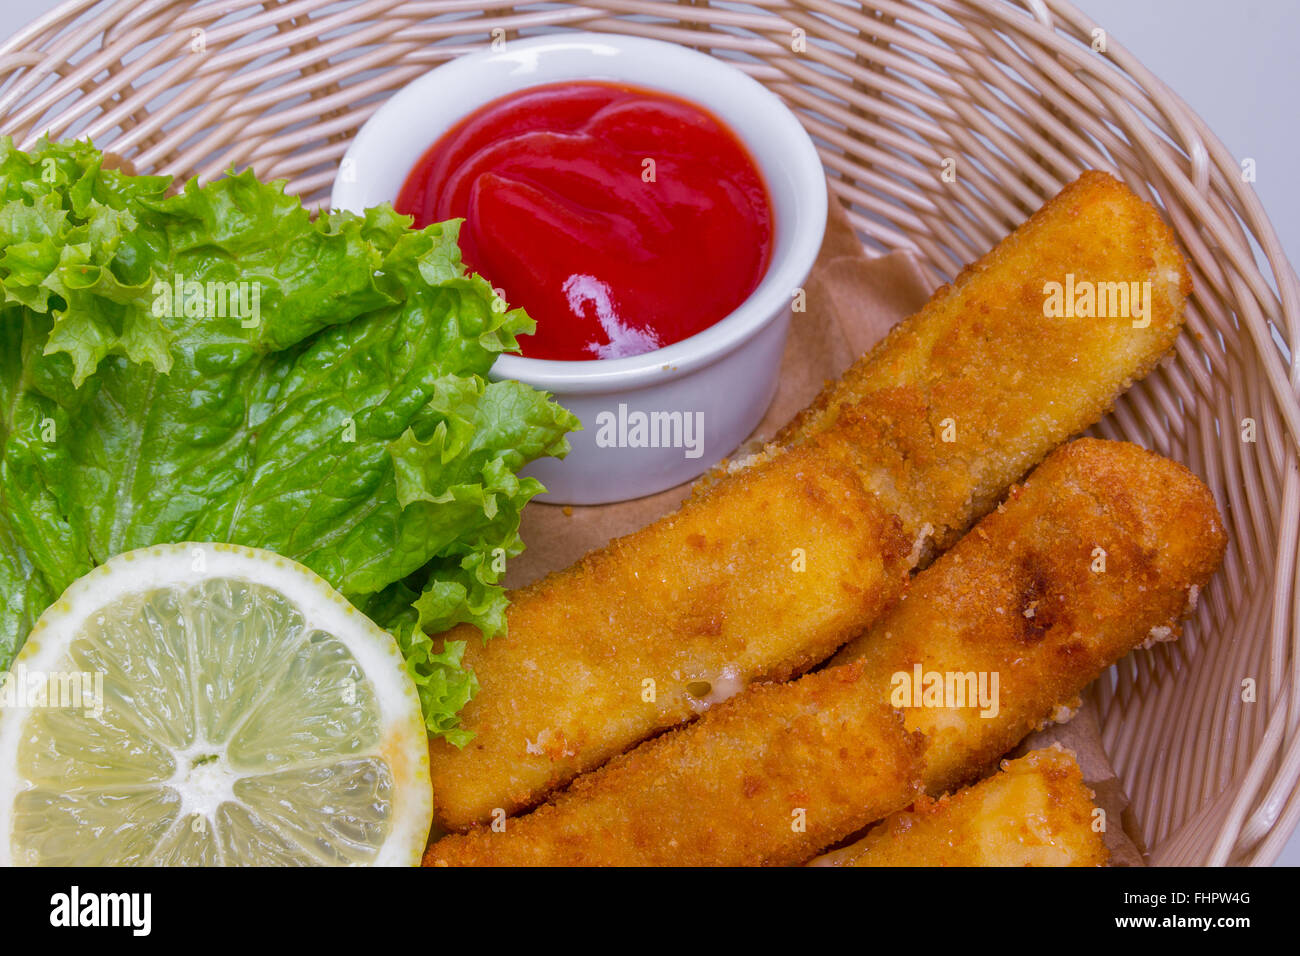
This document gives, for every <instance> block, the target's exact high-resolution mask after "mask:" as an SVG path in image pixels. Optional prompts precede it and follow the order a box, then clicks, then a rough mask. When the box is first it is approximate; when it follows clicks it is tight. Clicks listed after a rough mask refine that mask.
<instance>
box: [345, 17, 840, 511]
mask: <svg viewBox="0 0 1300 956" xmlns="http://www.w3.org/2000/svg"><path fill="white" fill-rule="evenodd" d="M564 80H606V81H613V82H623V83H627V84H629V85H631V86H639V87H642V88H646V89H654V90H661V91H664V92H667V93H671V94H673V95H675V96H679V97H681V98H683V99H686V100H690V101H691V102H694V103H697V104H699V105H701V106H703V107H704V108H705V109H707V110H709V111H710V112H711V113H713V114H714V115H715V116H717V117H718V118H719V119H720V120H722V121H723V122H724V123H726V124H727V126H729V127H730V128H731V130H732V131H733V132H734V133H735V134H736V135H737V136H739V137H740V139H741V140H742V141H743V142H744V143H745V145H746V147H747V148H748V149H749V151H750V153H751V155H752V156H753V157H754V160H755V161H756V163H757V164H758V167H759V171H760V172H761V173H762V175H763V178H764V179H765V180H766V183H767V188H768V192H769V194H770V196H771V199H772V207H773V215H774V218H775V222H774V226H775V229H774V237H773V238H774V242H773V251H772V261H771V263H770V265H769V266H768V270H767V273H766V274H765V276H764V278H763V280H762V282H760V283H759V285H758V288H756V289H755V290H754V292H753V293H752V294H751V295H750V296H749V298H748V299H746V300H745V302H744V303H742V304H741V306H740V307H739V308H737V309H736V310H735V311H734V312H732V313H731V314H730V315H728V316H727V317H726V318H724V319H722V320H721V321H719V322H717V323H716V324H714V325H713V326H711V327H710V328H708V329H705V330H704V331H702V332H699V333H697V334H696V335H693V336H691V337H690V338H687V339H683V340H682V341H680V342H676V343H674V344H672V345H669V346H666V347H664V348H662V349H658V350H656V351H654V352H647V353H646V354H644V355H637V356H633V357H631V358H621V359H605V360H595V361H588V362H557V361H549V360H543V359H530V358H523V357H521V356H517V355H503V356H501V357H500V358H499V359H498V360H497V362H496V364H495V365H494V366H493V369H492V377H493V378H497V379H503V378H509V379H517V380H519V381H521V382H526V383H528V384H529V385H532V386H534V387H536V388H539V389H543V390H545V391H548V392H551V393H553V394H554V395H555V398H556V399H557V400H558V401H559V402H561V403H562V404H563V405H565V406H566V407H567V408H569V409H570V410H571V411H573V413H574V414H576V415H577V416H578V417H579V418H580V419H581V420H582V422H583V425H584V430H583V431H581V432H576V433H574V434H573V435H571V436H570V441H571V443H572V446H573V451H572V452H570V454H569V456H568V457H567V458H566V459H564V460H563V461H559V460H556V459H544V460H542V461H538V462H534V463H533V464H532V465H531V466H530V468H529V469H528V472H527V473H528V474H532V475H535V476H536V477H538V478H539V479H541V481H542V482H543V483H544V484H545V485H546V486H547V488H548V489H549V491H548V494H547V495H545V496H543V499H542V500H547V501H551V502H555V503H561V504H599V503H604V502H610V501H622V500H625V499H629V498H638V497H641V496H642V495H648V494H652V493H654V492H656V491H662V490H663V489H665V488H670V487H672V486H673V485H677V484H680V483H681V482H683V481H688V480H689V479H691V478H694V477H696V476H697V475H700V474H702V473H703V472H704V471H705V470H706V469H708V468H709V467H710V466H711V465H713V464H714V463H715V462H717V461H718V460H719V459H721V458H723V457H725V456H726V455H728V454H730V453H731V452H732V451H734V450H735V448H736V447H737V446H738V445H739V444H740V443H741V442H742V441H744V440H745V438H746V437H747V436H748V435H749V433H750V432H751V431H753V429H754V427H755V426H756V425H757V424H758V422H759V421H760V420H761V419H762V417H763V413H764V412H765V411H766V409H767V406H768V404H769V403H770V402H771V400H772V396H773V394H774V393H775V391H776V382H777V374H778V370H779V367H780V362H781V353H782V351H783V348H784V344H785V337H786V332H787V330H788V328H789V324H790V313H791V305H792V302H793V298H794V295H795V293H796V290H797V289H798V288H799V287H800V286H801V284H802V283H803V281H804V279H805V278H807V275H808V270H809V269H810V268H811V267H812V264H813V261H814V259H815V258H816V256H817V252H818V250H819V248H820V247H821V241H822V236H823V233H824V232H825V228H826V180H825V176H824V173H823V172H822V166H821V162H820V160H819V159H818V157H817V152H816V150H815V149H814V147H813V144H812V141H811V140H810V139H809V138H808V134H807V133H805V132H804V129H803V127H802V126H801V125H800V124H799V121H798V120H797V119H795V117H794V115H793V114H792V113H791V112H790V111H789V110H788V109H787V108H786V107H785V105H784V104H783V103H782V102H781V101H780V100H779V99H778V98H777V97H776V96H774V95H773V94H772V93H769V92H768V91H767V90H766V89H765V88H764V87H763V86H762V85H760V84H759V83H758V82H756V81H755V80H753V79H751V78H750V77H748V76H746V75H745V74H744V73H742V72H740V71H739V70H737V69H735V68H734V67H732V66H729V65H727V64H726V63H724V62H723V61H721V60H718V59H715V58H714V57H711V56H707V55H705V54H703V53H697V52H695V51H693V50H688V49H686V48H685V47H681V46H677V45H675V44H671V43H663V42H660V41H657V40H646V39H640V38H635V37H624V36H617V35H610V34H598V33H567V34H562V35H556V36H547V37H538V38H535V39H530V40H511V41H509V42H507V43H505V44H504V46H502V48H500V49H485V50H483V51H482V52H480V53H473V54H469V55H467V56H463V57H460V58H459V59H456V60H453V61H451V62H449V63H446V64H444V65H442V66H440V67H438V68H436V69H434V70H431V71H430V72H429V73H427V74H425V75H424V76H422V77H420V78H418V79H416V80H414V81H412V82H411V83H409V84H408V85H407V86H405V87H404V88H403V89H401V90H399V91H398V92H397V93H396V94H395V95H394V96H393V97H392V98H390V99H389V100H388V101H387V102H386V103H385V104H384V105H383V106H382V107H381V108H380V109H379V110H378V111H377V112H376V113H375V115H374V116H372V117H371V118H370V119H369V120H368V121H367V122H366V123H365V125H364V126H362V128H361V129H360V131H359V132H358V133H357V136H356V138H355V139H354V140H353V142H352V145H351V146H350V147H349V148H348V151H347V153H346V155H345V157H344V164H343V165H342V166H341V167H340V168H341V169H344V170H347V172H348V175H346V176H343V175H340V176H339V177H338V179H337V181H336V182H335V184H334V191H333V195H332V197H331V203H332V205H333V206H334V208H336V209H351V210H354V211H357V212H359V211H361V210H362V209H364V208H366V207H367V206H373V205H377V204H379V203H384V202H392V201H393V200H394V199H395V198H396V197H397V193H398V190H399V189H400V188H401V185H402V183H403V182H404V181H405V179H406V176H407V174H408V173H409V172H410V170H411V168H412V167H413V166H414V165H415V163H416V161H417V160H418V159H419V158H420V157H421V155H423V153H424V152H425V150H426V149H428V148H429V146H431V145H432V144H433V143H434V141H436V140H437V138H438V137H439V136H440V135H441V134H442V133H443V132H445V131H446V130H447V129H448V128H449V127H451V126H452V125H454V124H455V123H456V122H457V121H458V120H460V119H461V118H462V117H464V116H465V115H466V114H467V113H470V112H472V111H473V110H475V109H477V108H478V107H480V106H482V105H484V104H485V103H488V102H490V101H491V100H494V99H497V98H498V97H501V96H504V95H506V94H508V93H512V92H514V91H516V90H520V89H525V88H527V87H531V86H538V85H541V84H545V83H555V82H560V81H564ZM489 278H490V279H493V281H494V282H496V283H497V284H498V285H501V286H504V287H505V288H506V290H507V291H506V296H507V298H509V278H508V277H504V276H503V277H494V276H489ZM512 304H513V303H512ZM620 406H622V408H623V410H624V415H623V417H624V420H628V419H627V418H626V416H627V415H631V414H632V413H634V412H637V411H640V412H643V413H646V414H647V415H648V414H650V413H652V412H663V413H669V414H672V413H677V414H680V415H683V416H684V415H691V416H692V419H691V420H692V421H701V420H702V422H703V441H702V444H701V446H700V447H699V448H698V451H699V452H700V453H699V455H698V456H695V454H694V453H695V451H696V450H697V449H695V448H682V447H668V448H664V447H659V448H652V447H644V448H643V447H628V445H627V441H626V439H628V438H629V437H633V438H634V437H635V436H629V435H628V434H627V433H626V431H625V432H624V434H623V435H622V436H619V435H617V434H616V433H615V434H612V435H611V433H610V431H609V430H608V429H605V430H603V431H604V436H603V437H604V438H605V439H606V441H605V442H604V443H603V444H598V442H597V437H598V435H600V434H601V433H602V429H600V428H599V427H598V424H597V423H598V422H599V421H609V420H611V419H612V420H614V421H617V420H618V419H619V418H620ZM602 413H609V416H606V417H602ZM697 413H698V414H697ZM700 414H702V416H703V418H702V419H700V417H699V416H700ZM660 421H662V419H661V420H660ZM615 431H617V430H615ZM620 437H621V439H622V443H621V444H620ZM610 438H613V439H614V443H613V444H610V442H609V439H610Z"/></svg>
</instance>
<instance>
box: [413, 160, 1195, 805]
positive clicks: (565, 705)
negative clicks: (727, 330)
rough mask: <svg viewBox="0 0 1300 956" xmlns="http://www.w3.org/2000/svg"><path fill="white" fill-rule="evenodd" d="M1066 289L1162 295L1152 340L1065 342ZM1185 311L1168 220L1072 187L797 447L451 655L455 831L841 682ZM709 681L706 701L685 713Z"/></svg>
mask: <svg viewBox="0 0 1300 956" xmlns="http://www.w3.org/2000/svg"><path fill="white" fill-rule="evenodd" d="M1067 271H1073V272H1074V273H1075V275H1076V278H1077V279H1079V280H1084V279H1088V280H1089V281H1138V280H1146V281H1149V282H1151V289H1152V300H1153V308H1152V310H1151V311H1152V314H1151V321H1150V323H1149V325H1147V326H1146V327H1145V328H1140V329H1138V328H1133V325H1132V321H1131V320H1129V319H1127V318H1118V319H1097V318H1092V319H1046V318H1044V315H1043V302H1044V295H1043V288H1044V284H1045V282H1048V281H1063V280H1064V278H1065V273H1066V272H1067ZM1188 287H1189V284H1188V279H1187V274H1186V270H1185V268H1184V267H1183V263H1182V259H1181V257H1180V255H1179V253H1178V251H1177V249H1176V247H1175V246H1174V243H1173V240H1172V237H1171V234H1170V233H1169V230H1168V229H1167V228H1166V227H1165V226H1164V224H1163V223H1162V222H1161V221H1160V219H1159V216H1158V215H1157V214H1156V212H1155V210H1154V209H1152V208H1151V207H1150V206H1148V205H1146V204H1144V203H1142V202H1141V201H1139V200H1138V199H1137V197H1135V196H1134V195H1133V194H1132V193H1130V192H1129V191H1128V190H1127V189H1126V188H1125V187H1123V186H1122V185H1120V184H1119V183H1118V182H1116V181H1115V180H1113V179H1111V178H1110V177H1108V176H1105V175H1104V174H1101V173H1093V174H1086V175H1085V176H1083V177H1082V178H1081V179H1080V180H1079V181H1078V182H1076V183H1074V184H1072V185H1071V186H1069V187H1067V188H1066V189H1065V190H1064V191H1063V192H1062V193H1061V195H1060V196H1058V197H1057V198H1056V199H1054V200H1052V201H1051V202H1049V203H1048V204H1047V205H1046V206H1045V207H1044V208H1043V209H1042V210H1040V211H1039V212H1038V213H1037V214H1036V215H1035V216H1034V217H1033V218H1032V219H1031V220H1030V221H1029V222H1027V223H1026V224H1025V225H1023V226H1022V227H1021V228H1020V229H1018V230H1016V232H1015V233H1013V234H1012V235H1011V236H1009V237H1008V238H1007V239H1006V240H1004V241H1003V242H1002V243H1001V244H999V245H998V247H997V248H996V249H994V250H993V251H992V252H991V253H989V255H987V256H985V257H984V258H983V259H981V260H980V261H979V262H978V263H976V264H975V265H974V266H971V267H969V268H968V269H967V270H966V271H965V272H963V274H962V275H961V276H960V277H959V278H958V280H957V281H956V282H955V283H954V285H953V286H951V287H945V288H944V289H941V290H940V291H939V292H938V293H936V295H935V297H934V299H933V300H932V301H931V302H930V304H929V305H927V306H926V307H925V308H924V309H923V310H922V311H921V312H920V313H918V314H917V315H915V316H913V317H912V318H910V319H908V320H906V321H904V322H902V323H901V324H900V325H899V326H898V327H897V328H896V329H895V330H894V331H893V332H892V333H891V334H890V335H889V337H888V338H887V339H886V340H885V341H884V342H882V343H881V345H880V346H879V347H877V348H876V349H875V350H873V351H872V352H871V353H870V354H869V355H868V356H867V357H866V358H864V359H863V360H862V361H861V362H859V363H858V364H857V365H856V366H854V368H853V369H852V370H851V371H850V372H849V373H848V374H847V375H846V376H845V379H844V381H843V382H842V383H841V384H840V385H838V386H836V387H834V388H832V389H831V390H829V391H828V392H827V393H826V394H824V395H823V396H822V398H821V399H820V400H819V401H818V403H817V404H816V405H815V406H814V408H813V409H812V410H810V411H809V412H808V413H805V414H804V415H802V416H800V419H799V420H798V422H797V423H796V424H795V425H793V426H792V427H791V429H789V430H788V431H787V433H786V435H785V436H784V442H785V444H784V445H778V446H773V447H772V448H771V449H769V451H768V452H767V453H766V454H764V455H762V456H760V457H759V458H758V459H756V460H755V461H754V462H753V463H751V464H750V465H749V466H748V467H746V468H743V469H741V470H738V471H733V472H730V473H726V474H723V475H722V476H721V477H718V478H716V480H713V481H710V482H707V483H705V484H704V485H703V486H702V487H701V489H700V490H699V492H698V493H697V494H695V495H694V496H693V497H692V498H691V500H690V501H689V502H688V503H687V504H686V505H685V506H684V508H683V510H682V511H681V512H679V513H677V514H675V515H671V516H668V517H666V518H664V519H662V520H660V521H658V522H656V523H655V524H653V525H651V526H649V527H648V528H645V529H643V530H642V531H639V532H637V533H636V534H633V535H631V536H629V537H626V538H623V539H620V540H618V541H615V542H613V543H612V544H610V545H609V546H608V547H606V548H604V549H602V550H600V551H596V552H593V553H592V554H591V555H589V556H588V557H587V558H585V559H584V560H583V561H581V562H580V563H579V564H577V565H575V566H574V567H573V568H571V569H569V570H567V571H564V572H561V573H559V574H554V575H551V576H549V577H547V578H545V579H543V580H542V581H541V582H538V583H537V584H535V585H533V586H532V587H529V588H527V589H525V590H523V591H520V592H518V593H516V594H514V595H513V596H512V600H511V607H510V610H509V613H508V625H509V635H508V637H506V638H502V639H497V640H493V641H491V642H489V643H488V644H487V645H486V647H485V646H483V645H482V644H481V642H480V641H479V638H478V635H477V633H476V632H474V631H473V630H472V629H469V628H461V629H459V630H456V631H453V632H451V633H450V634H448V635H447V637H448V638H450V639H456V640H466V641H468V645H469V650H468V652H467V654H466V660H467V663H468V664H469V666H470V667H472V668H473V670H474V672H475V673H476V674H477V676H478V679H479V682H480V685H481V689H480V691H479V693H478V694H477V696H476V697H475V698H474V700H473V701H471V703H470V704H469V705H468V706H467V707H466V708H465V710H464V711H463V712H462V713H461V720H462V724H463V726H464V727H465V729H467V730H469V731H472V732H473V733H474V735H475V737H474V740H473V741H472V742H471V743H470V744H469V745H468V746H467V747H465V748H464V749H463V750H457V749H456V748H455V747H453V746H451V745H449V744H447V743H445V742H443V741H435V742H433V743H432V744H431V746H430V763H431V767H432V773H433V784H434V794H435V797H434V799H435V812H436V815H437V817H438V820H439V822H440V823H441V824H442V825H443V826H445V827H449V828H452V829H464V828H465V827H467V826H469V825H471V824H474V823H479V822H484V821H486V820H488V819H489V818H490V816H491V814H492V813H493V811H494V810H496V809H498V808H500V809H501V810H504V811H505V812H508V813H513V812H515V811H517V810H520V809H524V808H527V807H529V806H531V805H533V804H535V803H537V802H538V801H539V800H541V799H543V798H544V797H545V795H546V793H547V792H548V791H550V790H551V789H553V788H555V787H559V786H563V785H564V784H565V783H567V782H568V781H569V780H571V779H572V778H573V777H574V776H576V775H577V774H579V773H582V772H585V771H587V770H591V769H593V768H595V767H598V766H600V765H601V764H602V763H604V762H605V761H606V760H608V759H609V758H610V757H612V756H613V755H615V754H617V753H620V752H622V751H624V750H626V749H627V748H629V747H632V746H634V745H635V744H636V743H637V742H639V741H641V740H643V739H645V738H647V737H649V736H652V735H653V734H655V733H657V732H660V731H662V730H664V729H667V728H669V727H673V726H676V725H678V724H680V723H681V722H683V721H684V720H688V719H690V718H691V717H693V716H694V714H695V713H696V711H697V710H698V709H699V708H700V707H702V706H703V705H704V704H705V703H708V702H709V701H711V700H716V699H718V698H720V697H722V696H725V694H726V693H728V692H730V691H733V690H735V689H737V688H739V687H742V686H745V685H746V684H748V683H750V682H751V681H755V680H772V679H776V680H779V679H783V678H785V677H788V676H791V675H794V674H797V673H799V672H800V671H802V670H803V669H805V668H806V667H808V666H810V665H811V664H813V663H815V662H817V661H818V660H821V659H824V658H825V657H826V656H827V655H829V654H830V653H831V652H832V651H833V650H834V649H835V647H836V646H837V644H838V642H841V641H844V640H846V639H847V638H848V637H849V636H851V635H852V634H853V633H857V632H858V631H860V630H861V629H863V628H866V627H868V626H869V625H870V624H871V623H872V622H873V621H875V620H877V619H878V617H879V615H880V614H881V613H882V612H883V611H884V610H885V609H886V608H887V607H888V606H889V605H890V604H891V603H892V601H893V600H894V599H896V597H897V595H898V594H899V592H900V591H901V589H902V587H903V585H904V582H905V577H904V574H903V571H905V570H906V567H907V565H911V564H916V563H918V562H920V563H925V561H926V559H927V558H928V556H929V554H930V553H931V551H932V549H933V546H934V545H936V544H937V545H938V546H946V545H947V544H949V543H950V542H951V541H953V540H955V538H956V537H957V536H958V535H959V534H960V532H961V531H962V530H964V529H965V528H967V527H968V526H969V525H970V523H971V522H973V521H974V520H975V519H977V518H978V517H979V516H980V515H981V514H982V513H983V512H985V511H986V510H987V509H988V508H990V507H992V505H993V503H994V502H995V501H996V499H997V498H998V497H999V496H1000V495H1001V494H1002V493H1003V492H1004V491H1005V489H1006V488H1007V486H1008V485H1009V484H1010V482H1012V481H1014V480H1016V479H1018V478H1020V477H1021V476H1022V475H1023V474H1024V473H1025V472H1026V471H1028V470H1029V469H1030V468H1031V467H1033V465H1034V464H1035V463H1037V462H1038V461H1039V460H1040V459H1041V458H1042V457H1043V456H1044V455H1045V454H1046V453H1047V452H1048V451H1049V450H1050V449H1051V448H1053V447H1055V446H1056V445H1057V444H1059V443H1060V442H1062V441H1064V440H1066V439H1067V438H1068V437H1069V436H1070V435H1072V434H1075V433H1076V432H1078V431H1080V430H1082V429H1083V428H1085V427H1086V426H1087V425H1089V424H1090V423H1092V422H1094V421H1095V420H1096V419H1097V418H1098V417H1100V416H1101V414H1102V413H1103V412H1104V411H1105V410H1106V409H1107V408H1108V407H1109V405H1110V404H1111V402H1112V401H1113V400H1114V398H1115V397H1116V396H1117V395H1118V394H1119V393H1120V392H1121V391H1122V390H1123V389H1124V388H1125V387H1127V386H1128V384H1129V383H1130V382H1131V381H1132V380H1133V378H1134V377H1135V376H1138V375H1141V374H1143V373H1145V372H1146V371H1147V370H1148V369H1149V368H1150V367H1151V366H1152V365H1153V364H1154V363H1155V362H1156V361H1157V359H1158V358H1159V357H1160V356H1161V355H1162V354H1164V352H1166V351H1167V349H1168V348H1169V346H1170V344H1171V343H1172V342H1173V340H1174V337H1175V336H1176V335H1177V332H1178V328H1179V325H1180V322H1181V313H1182V306H1183V299H1184V294H1185V292H1186V291H1187V289H1188ZM949 419H952V420H953V422H952V427H953V428H954V429H955V431H950V430H949V429H948V428H946V427H945V424H944V423H945V422H947V421H948V420H949ZM947 437H952V438H954V439H955V440H953V441H945V440H944V439H945V438H947ZM792 445H793V446H795V447H793V448H791V447H789V446H792ZM791 456H793V457H791ZM900 528H901V535H902V538H903V539H905V540H904V541H903V543H902V545H901V553H902V554H903V555H904V556H907V557H908V558H909V560H908V561H907V562H906V563H905V564H904V565H903V566H901V567H900V564H899V561H898V558H899V555H900V544H899V541H900V531H899V529H900ZM799 567H803V568H804V570H803V571H799V570H796V569H797V568H799ZM648 680H653V681H654V682H655V683H654V694H653V700H651V699H649V697H650V696H651V695H649V694H648V693H647V688H648V687H649V686H650V685H647V684H646V683H645V682H646V681H648ZM695 681H700V682H701V683H700V684H699V685H698V687H697V689H702V688H703V687H704V682H707V684H708V687H709V690H708V692H707V693H706V698H707V699H706V700H704V701H701V700H700V699H699V698H693V697H692V696H691V695H690V694H688V693H687V690H686V685H687V684H689V683H691V682H695Z"/></svg>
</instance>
